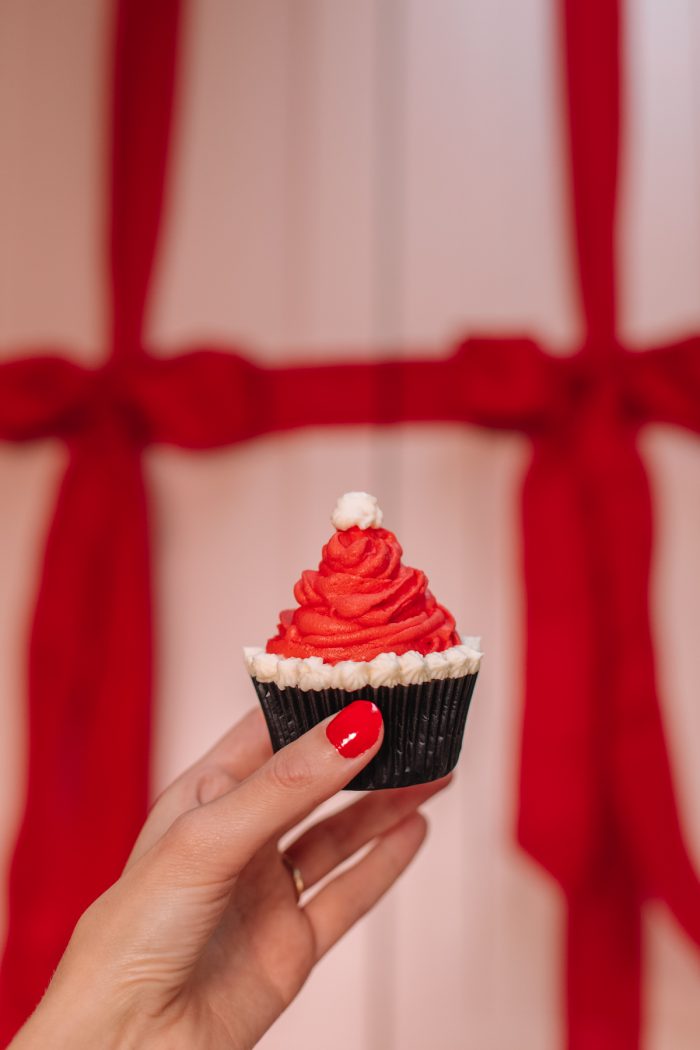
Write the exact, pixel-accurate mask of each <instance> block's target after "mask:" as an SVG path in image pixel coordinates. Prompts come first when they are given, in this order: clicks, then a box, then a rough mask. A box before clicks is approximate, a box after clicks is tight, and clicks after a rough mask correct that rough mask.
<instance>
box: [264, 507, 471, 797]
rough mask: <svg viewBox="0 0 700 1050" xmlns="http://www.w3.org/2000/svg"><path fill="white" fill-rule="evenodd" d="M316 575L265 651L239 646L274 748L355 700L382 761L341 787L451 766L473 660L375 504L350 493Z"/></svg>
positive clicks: (410, 778)
mask: <svg viewBox="0 0 700 1050" xmlns="http://www.w3.org/2000/svg"><path fill="white" fill-rule="evenodd" d="M331 521H332V523H333V525H334V526H335V529H336V531H335V533H334V535H333V536H331V538H330V540H329V541H328V543H327V544H326V545H325V547H324V548H323V551H322V555H321V563H320V565H319V567H318V569H317V570H312V569H305V570H304V571H303V572H302V574H301V579H300V580H299V581H298V583H297V584H296V586H295V587H294V597H295V598H296V600H297V602H298V605H297V607H296V608H295V609H286V610H284V611H283V612H282V613H280V620H279V624H278V627H277V633H276V634H275V636H274V637H273V638H271V639H270V640H269V641H268V642H267V645H266V646H265V648H264V649H261V648H247V649H245V650H244V652H245V658H246V664H247V667H248V671H249V673H250V676H251V678H252V680H253V685H254V686H255V690H256V692H257V694H258V698H259V700H260V703H261V705H262V709H263V712H264V714H265V719H266V721H267V726H268V729H269V731H270V737H271V740H272V745H273V747H274V749H275V750H276V751H277V750H279V749H280V748H282V747H284V746H285V745H286V744H289V743H291V741H292V740H296V738H297V737H299V736H301V735H302V734H303V733H305V732H306V731H307V730H309V729H311V727H312V726H314V725H316V724H317V723H318V722H321V721H322V720H323V719H324V718H326V717H327V716H328V715H332V714H335V713H337V712H338V711H339V710H340V709H341V708H342V707H344V706H345V705H346V704H349V703H352V701H353V700H360V699H364V700H372V701H373V702H374V703H375V704H376V705H377V707H378V708H379V709H380V710H381V712H382V717H383V719H384V742H383V744H382V747H381V749H380V751H379V753H378V754H377V755H376V756H375V757H374V758H373V759H372V761H371V762H370V763H369V764H368V765H367V766H366V767H365V768H364V769H363V770H362V772H361V773H360V774H359V775H358V776H357V777H355V779H354V780H353V781H352V782H351V783H350V784H349V785H348V787H350V788H354V789H362V790H367V789H373V788H389V787H406V786H408V785H409V784H421V783H425V782H426V781H430V780H437V779H438V778H439V777H443V776H445V775H446V774H447V773H449V772H450V770H451V769H453V768H454V766H455V765H456V763H457V759H458V757H459V752H460V750H461V747H462V736H463V734H464V726H465V722H466V718H467V712H468V710H469V703H470V701H471V697H472V693H473V691H474V684H475V682H476V676H477V673H478V670H479V663H480V660H481V653H480V651H479V639H478V638H461V637H460V636H459V635H458V634H457V631H456V628H455V621H454V617H453V616H452V615H451V613H449V612H448V611H447V609H446V608H445V607H444V606H442V605H440V604H439V603H438V602H437V601H436V600H435V598H434V597H433V595H432V594H431V592H430V590H429V589H428V578H427V577H426V575H425V573H423V572H421V571H420V570H419V569H412V568H410V567H408V566H406V565H403V563H402V561H401V555H402V553H403V552H402V550H401V546H400V544H399V542H398V540H397V539H396V536H394V534H393V533H392V532H389V531H388V530H387V529H384V528H382V512H381V510H380V509H379V507H378V505H377V501H376V499H375V498H374V496H370V495H369V494H368V493H366V492H347V493H345V495H344V496H341V498H340V499H339V500H338V503H337V505H336V508H335V510H334V512H333V515H332V517H331Z"/></svg>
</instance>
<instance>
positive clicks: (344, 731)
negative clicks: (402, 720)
mask: <svg viewBox="0 0 700 1050" xmlns="http://www.w3.org/2000/svg"><path fill="white" fill-rule="evenodd" d="M381 728H382V714H381V711H380V710H379V708H378V707H377V706H376V704H373V703H372V701H371V700H354V701H353V702H352V703H351V704H348V706H347V707H344V708H343V710H342V711H339V712H338V714H337V715H336V716H335V718H334V719H333V721H332V722H329V723H328V725H327V726H326V736H327V737H328V739H329V740H330V742H331V744H332V745H333V747H334V748H336V749H337V751H338V754H339V755H342V756H343V758H357V756H358V755H363V754H364V753H365V751H368V750H369V748H370V747H371V746H372V744H374V743H376V741H377V738H378V737H379V734H380V732H381Z"/></svg>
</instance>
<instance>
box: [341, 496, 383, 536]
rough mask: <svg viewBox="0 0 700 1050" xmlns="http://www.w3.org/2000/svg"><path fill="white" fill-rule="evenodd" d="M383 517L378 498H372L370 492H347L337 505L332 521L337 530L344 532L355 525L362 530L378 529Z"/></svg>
mask: <svg viewBox="0 0 700 1050" xmlns="http://www.w3.org/2000/svg"><path fill="white" fill-rule="evenodd" d="M383 517H384V516H383V514H382V512H381V510H380V509H379V505H378V504H377V498H376V496H370V494H369V492H346V493H345V494H344V495H343V496H341V497H340V499H339V500H338V502H337V503H336V505H335V510H334V511H333V513H332V515H331V521H332V522H333V525H334V527H335V528H336V529H338V530H339V531H340V532H344V531H345V530H346V529H351V528H352V527H353V525H357V526H358V528H360V529H378V528H379V526H380V525H381V523H382V520H383Z"/></svg>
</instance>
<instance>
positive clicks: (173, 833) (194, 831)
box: [162, 809, 202, 853]
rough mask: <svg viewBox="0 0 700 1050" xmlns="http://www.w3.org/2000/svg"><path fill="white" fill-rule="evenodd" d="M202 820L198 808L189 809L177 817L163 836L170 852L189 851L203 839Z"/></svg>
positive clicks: (165, 845) (164, 843)
mask: <svg viewBox="0 0 700 1050" xmlns="http://www.w3.org/2000/svg"><path fill="white" fill-rule="evenodd" d="M201 837H202V822H201V820H200V819H199V813H198V811H197V810H196V809H192V810H188V811H187V812H186V813H181V814H180V816H179V817H176V818H175V820H174V821H173V823H172V824H171V825H170V827H169V829H168V831H167V832H166V834H165V835H164V837H163V840H162V841H163V845H164V847H165V848H166V850H167V851H168V852H173V853H189V852H191V851H192V850H193V849H194V848H195V847H196V846H197V844H198V842H199V841H200V840H201Z"/></svg>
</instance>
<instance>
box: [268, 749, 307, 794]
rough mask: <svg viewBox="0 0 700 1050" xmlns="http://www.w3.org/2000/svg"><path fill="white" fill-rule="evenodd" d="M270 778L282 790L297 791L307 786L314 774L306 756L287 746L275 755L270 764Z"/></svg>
mask: <svg viewBox="0 0 700 1050" xmlns="http://www.w3.org/2000/svg"><path fill="white" fill-rule="evenodd" d="M270 778H271V780H272V782H273V784H275V786H276V787H279V788H282V789H283V790H284V791H290V790H292V791H298V790H303V789H304V788H307V787H309V786H310V785H311V784H312V783H313V781H314V779H315V776H314V771H313V769H312V767H311V764H310V762H309V760H308V759H307V758H306V756H305V755H303V754H301V753H300V752H299V750H298V749H297V748H293V747H289V748H283V749H282V750H281V751H278V753H277V754H276V755H275V757H274V759H273V760H272V763H271V765H270Z"/></svg>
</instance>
